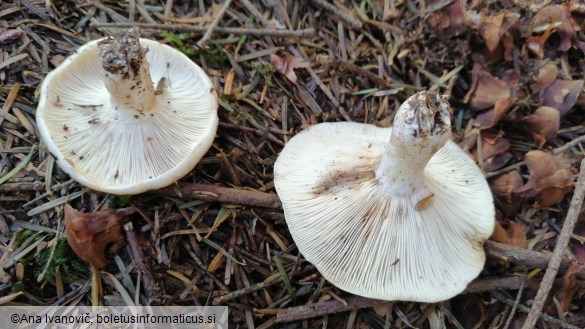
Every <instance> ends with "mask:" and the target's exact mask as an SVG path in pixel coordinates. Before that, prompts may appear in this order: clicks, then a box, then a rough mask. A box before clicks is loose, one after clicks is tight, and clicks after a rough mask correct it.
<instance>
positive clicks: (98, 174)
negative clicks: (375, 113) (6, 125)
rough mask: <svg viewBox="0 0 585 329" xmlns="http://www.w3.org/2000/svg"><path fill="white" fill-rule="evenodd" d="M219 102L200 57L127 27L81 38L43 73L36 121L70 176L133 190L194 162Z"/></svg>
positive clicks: (102, 187) (97, 186) (170, 177)
mask: <svg viewBox="0 0 585 329" xmlns="http://www.w3.org/2000/svg"><path fill="white" fill-rule="evenodd" d="M217 106H218V102H217V93H216V92H215V90H214V88H213V85H212V83H211V81H210V79H209V78H208V76H207V75H206V74H205V72H203V70H202V69H201V68H200V67H199V66H198V65H197V64H195V63H194V62H193V61H191V60H190V59H189V58H188V57H187V56H185V55H184V54H182V53H180V52H179V51H177V50H175V49H173V48H171V47H169V46H167V45H164V44H161V43H159V42H157V41H153V40H148V39H141V38H139V37H138V34H137V33H136V32H135V31H133V30H130V31H128V32H126V33H122V34H120V35H116V36H114V37H108V38H103V39H99V40H94V41H91V42H89V43H87V44H85V45H84V46H82V47H81V48H79V49H78V50H77V51H76V52H75V54H73V55H71V56H70V57H68V58H67V59H65V61H64V62H63V63H62V64H61V65H59V66H58V67H57V68H56V69H55V70H53V71H52V72H51V73H49V74H48V75H47V77H46V78H45V80H44V81H43V84H42V86H41V92H40V99H39V105H38V108H37V125H38V130H39V133H40V136H41V137H42V140H43V141H44V143H45V144H46V147H47V149H48V150H49V152H50V153H51V154H52V155H53V156H54V157H55V158H56V159H57V163H58V164H59V166H60V167H61V168H62V169H63V170H64V171H65V172H66V173H68V174H69V175H70V176H71V177H72V178H74V179H75V180H77V181H78V182H80V183H81V184H83V185H86V186H88V187H89V188H91V189H94V190H97V191H102V192H108V193H113V194H137V193H141V192H144V191H147V190H152V189H157V188H160V187H164V186H167V185H169V184H171V183H173V182H175V181H176V180H178V179H180V178H181V177H183V176H185V175H186V174H187V173H189V172H190V171H191V170H192V169H193V167H195V165H196V164H197V162H198V161H199V160H200V159H201V158H202V157H203V155H204V154H205V152H207V150H208V149H209V147H210V146H211V144H212V142H213V139H214V137H215V133H216V130H217V124H218V118H217Z"/></svg>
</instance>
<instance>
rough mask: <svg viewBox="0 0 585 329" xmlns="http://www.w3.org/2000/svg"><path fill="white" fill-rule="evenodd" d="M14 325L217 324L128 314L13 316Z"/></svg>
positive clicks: (209, 318) (197, 317) (201, 318)
mask: <svg viewBox="0 0 585 329" xmlns="http://www.w3.org/2000/svg"><path fill="white" fill-rule="evenodd" d="M11 320H12V323H15V324H16V323H29V324H43V323H46V324H51V323H58V324H83V323H109V324H134V323H136V324H182V323H194V324H198V323H215V320H216V318H215V314H214V315H208V316H203V315H191V314H178V315H150V314H147V315H133V314H130V315H126V314H92V313H84V314H77V315H48V314H45V315H30V314H25V313H23V314H12V316H11Z"/></svg>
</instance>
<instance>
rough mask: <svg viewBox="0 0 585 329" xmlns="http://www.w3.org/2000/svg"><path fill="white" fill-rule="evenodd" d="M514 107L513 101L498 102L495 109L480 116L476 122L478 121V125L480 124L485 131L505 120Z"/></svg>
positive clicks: (502, 100)
mask: <svg viewBox="0 0 585 329" xmlns="http://www.w3.org/2000/svg"><path fill="white" fill-rule="evenodd" d="M512 105H514V102H513V101H512V100H510V99H500V100H498V101H496V103H495V104H494V108H493V109H491V110H487V111H485V112H482V113H480V114H478V115H477V117H476V118H475V121H477V123H479V124H480V125H481V127H482V128H484V129H487V128H491V127H493V126H495V125H496V124H497V123H498V122H500V120H502V118H504V116H505V115H506V113H508V110H510V108H511V107H512Z"/></svg>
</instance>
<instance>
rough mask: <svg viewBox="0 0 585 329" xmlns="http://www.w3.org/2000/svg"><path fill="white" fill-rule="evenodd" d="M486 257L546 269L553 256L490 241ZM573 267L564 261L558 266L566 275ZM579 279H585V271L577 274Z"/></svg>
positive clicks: (487, 243)
mask: <svg viewBox="0 0 585 329" xmlns="http://www.w3.org/2000/svg"><path fill="white" fill-rule="evenodd" d="M484 248H485V252H486V255H488V256H490V257H493V258H498V259H502V260H505V261H509V262H511V263H514V264H519V265H524V266H528V267H530V268H541V269H546V268H547V266H548V264H549V262H550V260H551V256H549V255H546V254H543V253H541V252H538V251H534V250H528V249H524V248H518V247H514V246H511V245H507V244H503V243H499V242H495V241H491V240H488V241H486V242H485V244H484ZM569 266H571V261H570V260H568V259H562V260H561V263H560V265H559V266H558V268H559V272H560V273H564V272H566V271H567V270H568V269H569ZM577 277H578V278H579V279H585V271H583V272H581V273H579V274H577Z"/></svg>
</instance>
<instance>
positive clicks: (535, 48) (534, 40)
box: [525, 29, 552, 60]
mask: <svg viewBox="0 0 585 329" xmlns="http://www.w3.org/2000/svg"><path fill="white" fill-rule="evenodd" d="M551 33H552V30H550V29H548V30H546V31H544V33H543V34H541V35H535V36H532V37H529V38H528V39H526V43H525V45H526V48H527V49H528V50H529V51H530V52H531V53H532V54H533V55H534V57H536V59H538V60H542V59H543V58H544V43H545V42H546V40H548V37H549V36H550V35H551Z"/></svg>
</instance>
